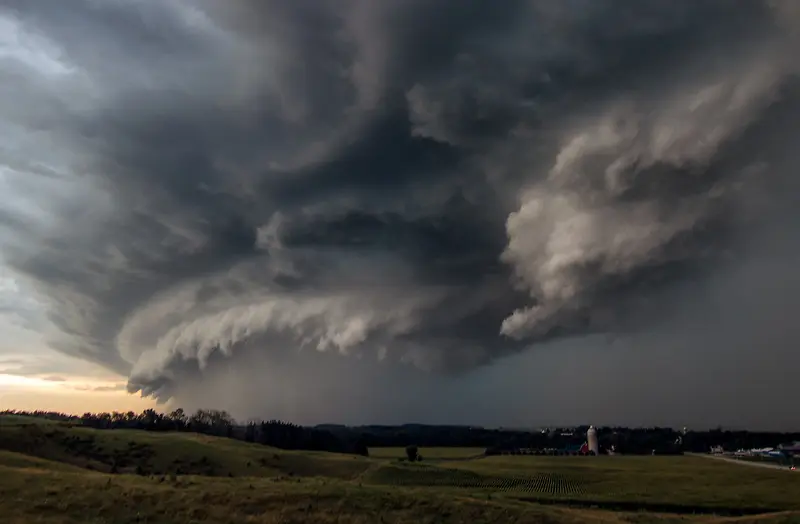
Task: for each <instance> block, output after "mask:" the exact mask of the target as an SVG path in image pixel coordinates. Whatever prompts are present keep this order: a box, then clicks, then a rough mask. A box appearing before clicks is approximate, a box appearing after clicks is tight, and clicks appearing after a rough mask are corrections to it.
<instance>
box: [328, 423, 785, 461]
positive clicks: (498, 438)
mask: <svg viewBox="0 0 800 524" xmlns="http://www.w3.org/2000/svg"><path fill="white" fill-rule="evenodd" d="M317 427H319V428H324V429H325V430H327V431H330V432H332V433H333V434H335V435H338V436H342V437H347V436H348V435H350V436H352V435H359V436H361V437H362V438H364V440H365V442H366V444H367V446H368V447H402V446H407V445H409V444H414V445H418V446H422V447H432V446H445V447H482V448H493V449H497V450H510V449H536V450H543V449H553V448H555V449H564V448H569V447H575V446H579V445H580V444H582V443H583V442H585V441H586V432H587V430H588V429H589V428H588V426H582V427H575V428H555V429H548V430H544V431H526V430H510V429H486V428H480V427H468V426H427V425H418V424H407V425H403V426H360V427H345V426H336V425H325V426H317ZM597 437H598V442H599V444H600V449H601V451H603V450H611V449H613V450H614V451H616V452H617V453H628V454H652V453H653V452H654V451H655V452H656V453H662V454H663V453H675V452H683V451H687V452H697V453H705V452H708V451H709V449H710V448H711V447H712V446H722V447H723V448H724V449H725V450H726V451H735V450H738V449H753V448H764V447H775V446H777V445H778V444H782V443H791V442H794V441H797V440H800V433H776V432H751V431H729V430H722V429H714V430H708V431H686V432H684V431H676V430H674V429H670V428H658V427H656V428H624V427H600V428H597Z"/></svg>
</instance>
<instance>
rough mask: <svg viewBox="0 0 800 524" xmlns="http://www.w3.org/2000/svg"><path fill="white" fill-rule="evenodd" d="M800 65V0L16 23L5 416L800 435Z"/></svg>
mask: <svg viewBox="0 0 800 524" xmlns="http://www.w3.org/2000/svg"><path fill="white" fill-rule="evenodd" d="M798 39H800V8H798V4H797V3H795V2H794V1H793V0H784V1H781V0H752V1H743V2H730V1H729V0H685V1H683V0H680V1H674V0H613V1H612V0H509V1H506V2H496V1H491V2H490V1H488V0H486V1H483V0H474V1H464V0H424V1H423V0H381V1H377V2H376V1H372V0H293V1H284V0H237V1H227V0H226V1H223V0H196V1H190V0H172V1H168V2H165V1H163V0H107V1H99V0H71V1H69V2H65V1H63V0H38V1H30V0H0V332H1V333H2V334H3V336H2V337H0V408H9V407H31V406H33V405H35V406H36V407H42V408H48V407H51V406H52V407H54V408H58V409H69V410H73V411H79V412H80V411H84V410H91V409H113V406H114V405H118V406H119V408H118V409H127V408H128V407H129V406H136V407H141V406H149V405H152V404H154V403H156V402H157V403H160V404H166V406H164V407H165V408H167V407H172V406H178V405H180V406H183V407H185V408H187V409H195V408H198V407H213V408H222V409H227V410H229V411H231V413H232V414H234V416H236V417H239V418H242V419H244V418H248V417H268V418H283V419H288V420H291V421H293V422H297V423H319V422H341V423H371V422H372V423H402V422H430V423H437V422H438V423H465V424H485V425H539V424H575V423H593V424H596V425H604V424H628V425H654V424H658V425H673V426H685V425H688V426H694V427H701V426H702V427H708V426H716V425H718V424H721V425H724V426H737V427H743V426H749V427H753V428H771V429H773V428H774V429H800V426H798V424H800V422H798V420H797V418H796V417H795V416H794V415H793V414H792V413H791V412H790V410H787V409H785V406H783V405H781V407H779V408H778V407H776V408H774V409H773V408H771V407H770V406H771V405H772V403H774V402H776V401H777V402H784V401H786V400H787V399H793V398H797V396H798V393H800V382H798V380H797V379H796V378H795V377H793V376H792V373H791V372H790V371H789V370H797V369H799V368H800V366H798V364H800V351H798V350H799V349H800V348H799V347H798V336H799V335H800V323H798V322H797V319H796V318H795V317H796V316H797V312H798V311H800V276H798V272H797V268H798V267H800V265H799V264H800V242H798V239H800V223H799V220H800V211H799V210H800V208H798V206H797V202H798V196H799V195H800V180H798V177H797V170H796V166H797V163H798V149H797V146H796V144H797V143H798V139H800V136H798V135H800V133H799V132H798V131H799V130H798V127H800V124H798V122H800V91H799V90H798V79H797V73H798V65H797V64H798V62H797V59H796V58H797V53H798V52H800V45H798V44H799V43H800V40H798ZM64 395H68V396H69V398H70V401H69V406H74V407H69V406H68V407H63V406H66V405H67V404H65V403H64V402H65V401H64ZM142 397H144V398H142ZM114 403H117V404H114ZM23 404H24V405H23ZM108 406H112V407H108Z"/></svg>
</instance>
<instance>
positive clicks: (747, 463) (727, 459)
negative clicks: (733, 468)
mask: <svg viewBox="0 0 800 524" xmlns="http://www.w3.org/2000/svg"><path fill="white" fill-rule="evenodd" d="M686 455H690V456H692V457H705V458H707V459H712V460H722V461H725V462H731V463H733V464H739V465H740V466H753V467H756V468H767V469H780V470H782V471H790V470H789V466H779V465H778V464H767V463H765V462H753V461H750V460H739V459H734V458H730V457H720V456H719V455H707V454H705V453H686Z"/></svg>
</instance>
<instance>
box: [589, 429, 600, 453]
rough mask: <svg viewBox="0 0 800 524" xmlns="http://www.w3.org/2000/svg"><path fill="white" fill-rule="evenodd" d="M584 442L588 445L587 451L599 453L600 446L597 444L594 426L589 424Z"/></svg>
mask: <svg viewBox="0 0 800 524" xmlns="http://www.w3.org/2000/svg"><path fill="white" fill-rule="evenodd" d="M586 443H587V445H588V446H589V451H591V452H594V454H595V455H599V454H600V446H599V445H598V444H597V430H596V429H594V426H589V431H587V432H586Z"/></svg>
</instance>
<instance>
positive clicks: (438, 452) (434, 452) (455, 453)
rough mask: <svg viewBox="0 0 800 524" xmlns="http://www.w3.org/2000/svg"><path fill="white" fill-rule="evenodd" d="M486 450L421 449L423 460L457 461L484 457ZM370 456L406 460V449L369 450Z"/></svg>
mask: <svg viewBox="0 0 800 524" xmlns="http://www.w3.org/2000/svg"><path fill="white" fill-rule="evenodd" d="M484 451H485V448H444V447H442V448H419V449H418V453H419V455H420V456H422V458H423V460H456V459H468V458H472V457H477V456H483V453H484ZM369 456H370V457H372V458H377V459H399V458H406V448H369Z"/></svg>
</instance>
